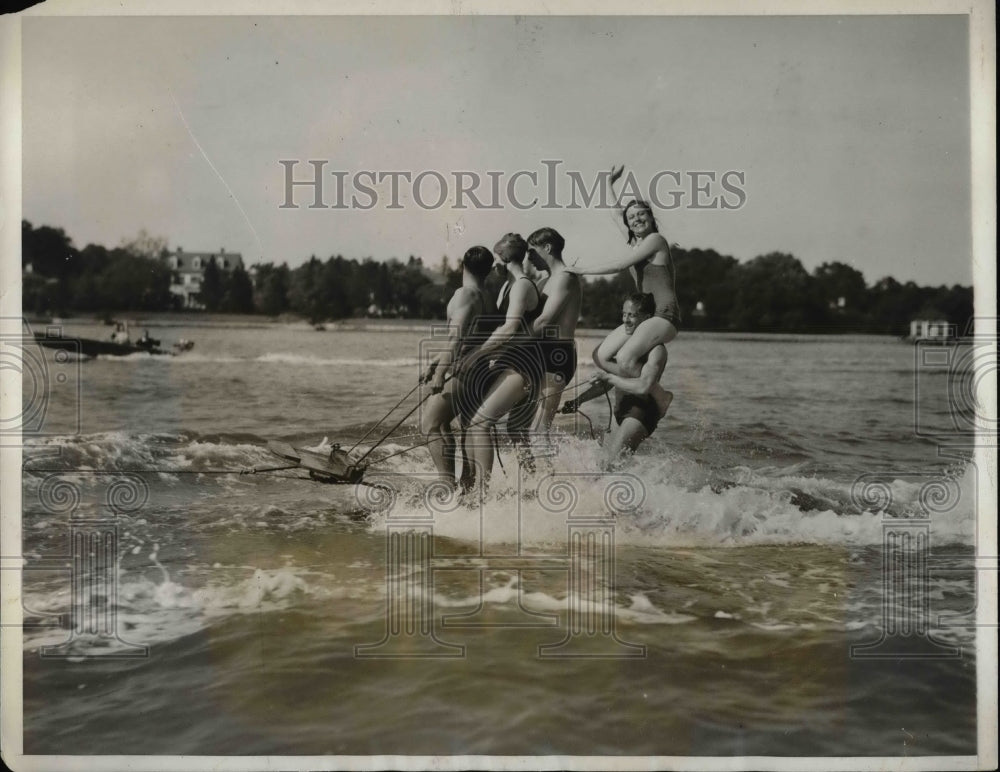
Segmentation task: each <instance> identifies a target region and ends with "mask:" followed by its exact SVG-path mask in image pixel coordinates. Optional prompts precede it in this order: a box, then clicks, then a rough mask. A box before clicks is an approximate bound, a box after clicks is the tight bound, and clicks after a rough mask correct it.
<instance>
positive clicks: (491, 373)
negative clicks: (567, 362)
mask: <svg viewBox="0 0 1000 772" xmlns="http://www.w3.org/2000/svg"><path fill="white" fill-rule="evenodd" d="M523 278H525V279H527V277H523ZM527 280H528V281H531V280H530V279H527ZM531 286H532V287H534V286H535V285H534V282H532V283H531ZM510 287H511V285H510V284H508V286H507V287H506V288H505V290H506V291H505V292H503V293H502V296H501V300H500V306H499V309H498V313H497V315H496V316H490V317H480V318H479V319H477V337H478V335H479V334H480V333H479V330H480V329H481V330H482V333H481V334H482V337H481V338H479V339H478V340H477V341H476V342H475V344H474V345H475V346H481V345H482V344H483V343H484V342H485V341H486V339H487V338H489V336H490V335H492V334H493V331H494V330H496V328H497V327H499V326H500V325H501V324H503V323H504V322H505V321H506V318H507V309H508V308H509V307H510ZM535 291H536V293H537V291H538V290H537V288H536V290H535ZM541 312H542V304H541V299H540V298H539V301H538V303H537V304H536V306H535V308H533V309H531V310H530V311H526V312H524V314H522V316H521V321H520V327H521V329H519V330H518V331H517V332H516V333H515V334H514V337H513V338H512V339H511V340H510V341H509V342H508V343H506V344H504V345H503V346H502V347H501V348H500V349H498V350H497V351H496V352H495V356H490V355H487V356H484V357H482V358H481V359H480V360H478V362H476V364H475V365H473V367H472V368H471V369H470V370H468V371H467V372H466V373H465V374H463V376H462V386H461V388H460V389H459V392H458V400H457V405H456V412H457V413H458V415H459V416H460V417H461V419H462V424H463V425H465V426H467V425H468V424H469V421H470V420H471V419H472V417H473V416H474V415H475V414H476V411H477V410H478V409H479V406H480V405H481V404H482V403H483V401H484V400H485V399H486V397H487V395H488V394H489V392H490V389H491V388H492V387H493V384H494V383H496V381H497V379H498V378H499V377H500V376H501V375H502V374H503V372H504V370H513V371H514V372H516V373H518V374H519V375H521V377H522V378H524V380H525V383H526V385H527V387H528V390H529V396H528V397H527V399H528V400H529V401H531V407H532V408H534V401H533V400H534V398H535V395H536V394H537V390H538V388H539V385H540V384H541V380H542V374H543V372H544V370H543V365H542V361H541V354H540V349H539V347H538V340H537V338H534V337H533V335H532V327H531V325H532V323H533V322H534V321H535V319H537V318H538V315H539V314H540V313H541ZM480 322H482V324H483V326H482V327H481V328H478V325H479V324H480ZM491 361H492V362H493V366H492V367H491V366H490V363H491Z"/></svg>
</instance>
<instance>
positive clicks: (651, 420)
mask: <svg viewBox="0 0 1000 772" xmlns="http://www.w3.org/2000/svg"><path fill="white" fill-rule="evenodd" d="M625 418H634V419H636V420H637V421H639V423H641V424H642V425H643V426H644V427H645V428H646V434H652V433H653V432H654V431H656V426H657V424H659V423H660V406H659V405H657V404H656V400H655V399H653V398H652V397H651V396H649V395H648V394H642V395H639V394H623V395H621V397H619V399H618V404H616V405H615V420H616V421H617V422H618V423H619V424H621V422H622V420H623V419H625Z"/></svg>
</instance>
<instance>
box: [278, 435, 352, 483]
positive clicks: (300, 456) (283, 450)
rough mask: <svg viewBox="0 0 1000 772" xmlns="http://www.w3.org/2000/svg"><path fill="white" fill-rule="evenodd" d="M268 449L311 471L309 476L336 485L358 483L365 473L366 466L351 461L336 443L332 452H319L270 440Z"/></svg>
mask: <svg viewBox="0 0 1000 772" xmlns="http://www.w3.org/2000/svg"><path fill="white" fill-rule="evenodd" d="M267 449H268V450H270V451H271V452H272V453H274V454H275V455H276V456H280V457H281V458H283V459H285V460H286V461H291V462H292V463H293V464H298V466H299V467H300V468H302V469H305V470H306V471H308V472H309V476H310V477H311V478H312V479H314V480H318V481H319V482H325V483H331V484H334V485H356V484H358V483H360V482H361V481H362V478H363V477H364V475H365V467H364V466H357V465H355V464H352V463H351V459H350V457H349V456H348V455H347V453H346V452H345V451H343V450H341V449H340V446H339V445H334V447H333V450H331V451H330V453H328V454H327V453H318V452H317V451H315V450H305V449H303V448H293V447H292V446H291V445H289V444H288V443H287V442H281V441H280V440H270V441H269V442H268V443H267Z"/></svg>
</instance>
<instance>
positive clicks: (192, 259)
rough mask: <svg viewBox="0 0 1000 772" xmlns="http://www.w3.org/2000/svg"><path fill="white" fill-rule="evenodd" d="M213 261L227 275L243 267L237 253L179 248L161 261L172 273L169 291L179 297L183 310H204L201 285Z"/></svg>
mask: <svg viewBox="0 0 1000 772" xmlns="http://www.w3.org/2000/svg"><path fill="white" fill-rule="evenodd" d="M213 258H214V259H215V266H216V267H217V268H218V269H219V270H220V271H222V272H223V273H229V272H230V271H232V270H234V269H235V268H236V266H240V267H241V268H242V267H243V256H242V255H241V254H240V253H239V252H227V251H226V250H225V249H220V250H219V251H218V252H185V251H184V250H183V249H182V248H181V247H178V248H177V251H176V252H171V253H170V254H168V255H167V256H166V257H164V258H163V259H164V260H165V261H166V262H167V265H168V266H170V270H171V271H173V281H172V282H171V284H170V291H171V292H172V293H173V294H175V295H177V296H179V297H180V298H181V300H182V302H181V306H182V307H183V308H198V309H200V308H204V307H205V305H204V304H203V303H202V302H201V284H202V282H203V281H204V279H205V269H206V268H207V267H208V264H209V263H210V262H211V261H212V259H213Z"/></svg>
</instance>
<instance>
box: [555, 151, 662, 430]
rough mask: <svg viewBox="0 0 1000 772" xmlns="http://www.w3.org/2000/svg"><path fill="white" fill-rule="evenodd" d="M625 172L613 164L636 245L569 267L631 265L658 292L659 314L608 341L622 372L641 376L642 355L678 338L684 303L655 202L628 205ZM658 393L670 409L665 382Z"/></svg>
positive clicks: (642, 286) (643, 284) (595, 270)
mask: <svg viewBox="0 0 1000 772" xmlns="http://www.w3.org/2000/svg"><path fill="white" fill-rule="evenodd" d="M623 171H624V167H622V166H616V167H613V168H612V170H611V192H612V195H613V199H614V201H615V207H616V211H617V212H618V213H619V214H620V217H621V221H622V223H623V224H624V226H625V228H624V230H625V231H626V233H627V238H628V243H629V245H630V246H631V247H632V249H631V250H630V251H629V252H628V253H626V254H624V255H622V256H621V257H619V258H617V259H615V260H612V261H610V262H606V263H603V264H601V265H599V266H580V265H579V264H575V265H573V266H572V267H569V270H571V271H573V272H574V273H579V274H613V273H618V272H619V271H623V270H625V269H626V268H627V269H629V272H630V273H631V274H632V278H633V279H634V280H635V285H636V289H637V291H638V292H641V293H644V294H649V295H652V296H653V299H654V300H655V303H656V312H655V314H654V315H653V316H651V317H650V318H648V319H646V320H645V321H644V322H642V324H640V325H639V326H638V327H637V328H636V329H635V332H633V333H632V334H631V335H626V334H624V333H623V332H620V331H619V332H620V334H618V335H616V336H615V337H616V339H615V340H612V339H611V338H608V340H607V341H606V343H607V344H608V348H609V349H613V350H614V351H615V353H614V358H615V361H616V362H617V363H618V366H619V368H621V370H622V372H623V373H624V374H626V375H627V376H628V377H632V378H635V377H637V376H638V375H639V371H640V370H641V369H642V365H641V364H640V360H642V358H643V357H645V356H646V355H647V354H649V352H650V351H652V350H653V349H654V348H655V347H656V346H659V345H661V344H663V345H665V344H667V343H669V342H670V341H672V340H673V339H674V338H676V337H677V333H678V327H679V325H680V306H679V305H678V303H677V293H676V290H675V284H676V273H675V270H674V261H673V257H672V256H671V254H670V245H669V244H668V243H667V240H666V239H665V238H664V237H663V236H662V235H661V234H660V232H659V230H658V229H657V226H656V220H655V219H653V212H652V210H651V209H650V207H649V204H647V203H646V202H645V201H641V200H639V199H636V200H634V201H631V202H629V204H628V205H627V206H625V207H624V208H623V207H622V206H621V202H620V201H619V196H618V194H617V193H616V192H615V189H614V185H615V183H616V182H617V181H618V179H619V178H620V177H621V175H622V172H623ZM652 396H653V397H654V398H655V399H656V401H657V402H658V403H660V404H661V406H662V407H663V408H664V412H665V411H666V405H668V404H669V402H666V392H665V391H664V390H663V388H662V387H660V386H659V384H657V387H656V388H655V389H654V391H653V393H652ZM664 402H666V404H664Z"/></svg>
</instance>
